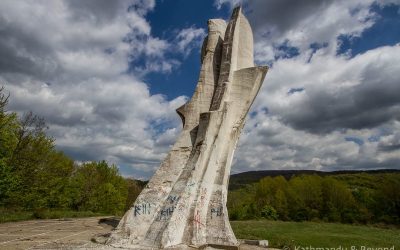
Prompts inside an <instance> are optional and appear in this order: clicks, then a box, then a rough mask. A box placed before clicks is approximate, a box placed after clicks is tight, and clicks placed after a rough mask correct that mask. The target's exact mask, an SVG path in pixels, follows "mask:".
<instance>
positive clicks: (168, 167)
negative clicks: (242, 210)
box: [106, 7, 267, 249]
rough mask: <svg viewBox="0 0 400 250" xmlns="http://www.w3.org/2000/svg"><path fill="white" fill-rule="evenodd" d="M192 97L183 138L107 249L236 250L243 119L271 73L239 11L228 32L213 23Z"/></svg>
mask: <svg viewBox="0 0 400 250" xmlns="http://www.w3.org/2000/svg"><path fill="white" fill-rule="evenodd" d="M208 29H209V32H208V36H207V37H206V38H205V40H204V42H203V46H202V52H201V62H202V66H201V71H200V76H199V81H198V84H197V88H196V90H195V93H194V94H193V97H192V98H191V100H190V101H189V102H187V103H186V104H185V105H183V106H182V107H180V108H178V109H177V112H178V114H179V115H180V117H181V118H182V123H183V131H182V133H181V135H180V137H179V138H178V140H177V142H176V143H175V145H174V146H173V148H172V150H171V151H170V152H169V154H168V156H167V157H166V159H165V160H164V161H163V162H162V164H161V166H160V168H159V169H158V170H157V172H156V173H155V174H154V176H153V177H152V178H151V180H150V181H149V183H148V185H147V186H146V187H145V188H144V190H143V191H142V193H141V194H140V195H139V197H138V198H137V200H136V201H135V203H134V205H133V206H132V208H131V209H130V210H129V211H128V212H127V213H126V214H125V215H124V217H123V218H122V220H121V222H120V224H119V225H118V227H117V228H116V230H115V231H113V232H112V234H111V237H110V238H109V240H108V241H107V242H106V244H107V245H108V246H110V247H111V246H112V247H121V248H132V249H188V247H197V248H201V247H204V246H211V245H212V246H215V247H216V246H219V247H225V248H226V249H238V245H239V242H238V241H237V239H236V237H235V235H234V233H233V231H232V228H231V226H230V224H229V219H228V211H227V209H226V200H227V187H228V181H229V173H230V168H231V164H232V158H233V152H234V150H235V148H236V144H237V141H238V139H239V135H240V132H241V130H242V128H243V126H244V121H245V117H246V115H247V112H248V110H249V109H250V106H251V104H252V103H253V101H254V98H255V97H256V95H257V93H258V91H259V89H260V87H261V84H262V83H263V80H264V77H265V74H266V72H267V67H260V66H258V67H257V66H254V60H253V34H252V31H251V27H250V25H249V22H248V21H247V19H246V18H245V17H244V15H243V14H242V11H241V8H240V7H238V8H235V9H234V11H233V13H232V17H231V19H230V21H229V23H228V24H226V23H225V21H224V20H220V19H211V20H209V21H208Z"/></svg>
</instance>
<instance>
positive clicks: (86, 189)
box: [0, 88, 142, 214]
mask: <svg viewBox="0 0 400 250" xmlns="http://www.w3.org/2000/svg"><path fill="white" fill-rule="evenodd" d="M8 97H9V96H7V95H5V93H4V91H3V88H0V208H1V209H2V210H4V209H7V211H10V210H29V211H41V210H44V209H59V210H73V211H92V212H95V213H105V214H121V213H123V212H124V211H125V210H126V209H127V208H128V207H129V206H130V205H131V204H132V202H133V201H134V200H135V199H136V196H137V195H138V193H139V192H140V190H141V188H142V186H141V183H140V182H138V181H134V180H130V179H124V178H123V177H122V176H121V175H120V174H119V172H118V169H117V167H116V166H114V165H109V164H108V163H107V162H105V161H100V162H89V163H83V164H75V163H74V161H73V160H72V159H71V158H69V157H68V156H66V155H65V154H63V153H62V152H60V151H58V150H57V149H56V148H55V144H54V143H55V142H54V139H53V138H51V137H50V136H48V135H47V134H46V130H47V127H46V124H45V122H44V120H43V119H42V118H40V117H38V116H36V115H34V114H32V113H31V112H30V113H27V114H25V115H24V116H23V117H22V118H20V117H18V115H17V114H16V113H13V112H7V110H6V108H7V103H8V99H9V98H8Z"/></svg>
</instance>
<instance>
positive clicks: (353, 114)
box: [0, 0, 400, 179]
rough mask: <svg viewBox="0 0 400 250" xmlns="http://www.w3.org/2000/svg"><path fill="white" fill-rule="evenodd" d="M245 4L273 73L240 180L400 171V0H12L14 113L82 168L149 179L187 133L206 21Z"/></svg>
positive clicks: (1, 11) (5, 17) (9, 50)
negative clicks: (96, 163)
mask: <svg viewBox="0 0 400 250" xmlns="http://www.w3.org/2000/svg"><path fill="white" fill-rule="evenodd" d="M238 3H242V6H243V7H244V13H245V15H246V16H247V17H248V19H249V21H250V23H251V25H252V28H253V33H254V42H255V44H254V48H255V50H254V52H255V60H256V63H257V64H259V65H269V66H270V70H269V72H268V74H267V77H266V79H265V82H264V84H263V87H262V89H261V91H260V93H259V95H258V97H257V99H256V100H255V102H254V105H253V107H252V110H251V115H250V116H249V117H248V119H247V124H246V126H245V128H244V130H243V133H242V136H241V139H240V141H239V146H238V149H237V151H236V153H235V158H234V164H233V168H232V172H233V173H237V172H243V171H248V170H263V169H316V170H324V171H330V170H343V169H376V168H397V169H398V168H400V95H399V94H398V93H400V82H399V81H400V80H399V79H400V73H399V72H400V45H399V44H400V29H399V28H398V27H400V8H399V6H400V1H397V0H381V1H375V0H336V1H314V0H304V1H289V0H268V1H264V0H249V1H238V0H204V1H203V0H202V1H200V0H199V1H184V0H163V1H153V0H131V1H106V0H103V1H94V0H88V1H74V0H68V1H67V0H57V1H51V2H48V1H45V0H38V1H35V2H33V1H30V0H23V1H18V2H15V1H11V0H10V1H8V0H4V1H1V3H0V81H1V82H2V85H4V86H5V88H6V90H7V91H9V92H10V95H11V102H10V109H11V111H15V112H18V113H20V114H23V113H24V112H27V111H29V110H32V111H33V112H34V113H36V114H38V115H40V116H43V117H44V118H45V119H46V121H47V123H48V125H49V127H50V129H49V133H50V134H51V135H52V136H54V138H55V139H56V144H57V147H58V148H59V149H60V150H63V151H64V152H66V153H67V154H68V155H69V156H71V157H72V158H74V159H75V160H76V161H77V162H84V161H90V160H102V159H105V160H107V161H109V162H110V163H115V164H117V165H118V166H119V167H120V169H121V172H122V174H123V175H125V176H132V177H135V178H144V179H147V178H149V177H150V176H151V175H152V174H153V173H154V171H155V170H156V169H157V168H158V166H159V164H160V161H161V160H162V159H163V158H164V157H165V155H166V153H167V152H168V150H169V148H170V146H171V145H172V144H173V143H174V142H175V139H176V137H177V135H178V134H179V132H180V128H181V124H180V120H179V118H178V116H177V115H176V114H175V111H174V110H175V109H176V108H177V107H179V106H180V105H182V104H183V103H184V102H185V101H187V100H188V98H190V97H191V95H192V93H193V90H194V88H195V86H196V83H197V79H198V75H199V69H200V55H199V54H200V46H201V43H202V40H203V39H204V37H205V36H206V34H207V26H206V24H207V20H208V19H210V18H222V19H225V20H227V19H228V18H229V16H230V13H231V10H232V8H233V7H234V6H235V5H237V4H238Z"/></svg>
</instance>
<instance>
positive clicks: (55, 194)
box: [0, 88, 400, 225]
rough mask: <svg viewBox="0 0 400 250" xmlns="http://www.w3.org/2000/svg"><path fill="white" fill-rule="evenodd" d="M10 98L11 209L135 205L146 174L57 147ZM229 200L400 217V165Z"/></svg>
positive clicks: (3, 123)
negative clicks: (397, 169)
mask: <svg viewBox="0 0 400 250" xmlns="http://www.w3.org/2000/svg"><path fill="white" fill-rule="evenodd" d="M8 101H9V96H8V95H6V94H5V93H4V89H3V88H0V213H1V214H2V215H3V216H4V215H5V214H12V213H17V212H20V211H29V212H31V213H32V216H33V218H46V215H45V214H46V213H45V212H46V211H76V212H92V213H101V214H108V215H122V214H123V213H124V212H125V211H126V210H127V209H128V208H129V207H130V206H131V205H132V203H133V202H134V200H135V199H136V197H137V195H138V194H139V193H140V191H141V189H142V188H143V187H144V185H145V182H142V181H138V180H133V179H129V178H124V177H122V176H121V174H120V173H119V171H118V168H117V166H115V165H113V164H109V163H107V162H105V161H98V162H96V161H92V162H84V163H77V162H75V161H74V160H73V159H71V158H70V157H68V156H67V155H65V154H64V153H63V152H61V151H59V150H57V149H56V147H55V140H54V139H53V138H52V137H50V136H49V135H47V130H48V128H47V126H46V124H45V121H44V120H43V119H42V118H40V117H39V116H37V115H35V114H33V113H32V112H28V113H26V114H24V115H22V116H18V115H17V114H16V113H14V112H9V111H7V104H8ZM227 206H228V212H229V217H230V219H231V220H248V219H260V218H265V219H269V220H283V221H327V222H342V223H386V224H397V225H398V224H400V217H399V216H400V173H376V174H370V173H352V174H336V175H331V176H319V175H316V174H301V175H294V176H290V177H288V176H285V177H284V176H275V177H265V178H262V179H261V180H257V181H256V182H252V183H248V184H246V185H242V186H240V187H239V188H236V189H231V190H230V191H229V194H228V204H227ZM58 216H63V214H60V215H58ZM28 218H30V217H28ZM16 219H18V218H16ZM0 221H4V219H3V220H1V218H0Z"/></svg>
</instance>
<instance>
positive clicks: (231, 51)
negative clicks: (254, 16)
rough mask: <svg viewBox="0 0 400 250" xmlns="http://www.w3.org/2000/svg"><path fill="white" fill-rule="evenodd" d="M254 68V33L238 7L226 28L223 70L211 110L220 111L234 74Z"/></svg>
mask: <svg viewBox="0 0 400 250" xmlns="http://www.w3.org/2000/svg"><path fill="white" fill-rule="evenodd" d="M253 66H254V59H253V32H252V30H251V27H250V24H249V22H248V20H247V19H246V17H245V16H244V15H243V14H242V8H241V7H240V6H238V7H236V8H235V9H234V10H233V13H232V16H231V19H230V21H229V24H228V27H227V28H226V32H225V38H224V44H223V46H222V57H221V70H220V74H219V79H218V84H217V87H216V89H215V92H214V95H213V98H212V103H211V108H210V110H218V109H219V107H220V105H221V103H222V102H223V101H224V100H223V99H224V96H225V92H226V89H227V88H228V85H229V84H230V82H231V81H232V77H233V72H234V71H236V70H238V69H242V68H248V67H253Z"/></svg>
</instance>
